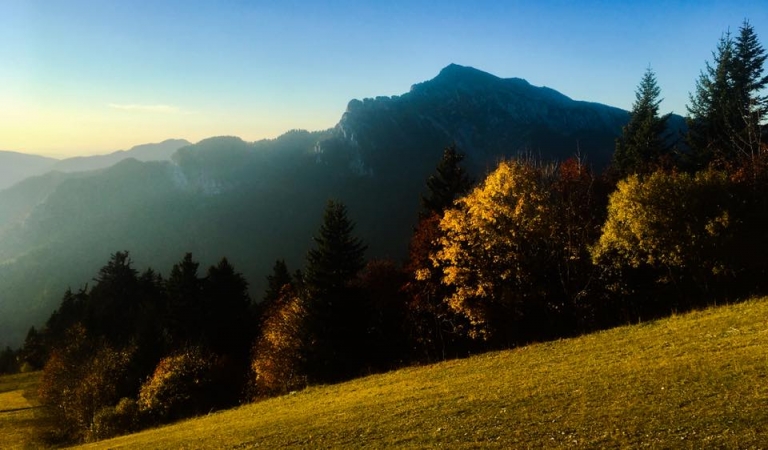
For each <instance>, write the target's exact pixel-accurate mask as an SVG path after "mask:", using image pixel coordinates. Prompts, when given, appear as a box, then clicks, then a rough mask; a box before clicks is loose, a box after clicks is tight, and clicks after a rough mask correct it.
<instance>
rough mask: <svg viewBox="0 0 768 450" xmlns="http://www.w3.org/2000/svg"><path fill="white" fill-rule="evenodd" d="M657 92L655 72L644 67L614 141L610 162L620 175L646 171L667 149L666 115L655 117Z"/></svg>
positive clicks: (656, 114) (657, 106) (657, 104)
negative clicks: (619, 132) (624, 122)
mask: <svg viewBox="0 0 768 450" xmlns="http://www.w3.org/2000/svg"><path fill="white" fill-rule="evenodd" d="M660 95H661V89H660V88H659V85H658V84H657V82H656V74H655V73H654V72H653V70H652V69H651V68H648V69H646V71H645V74H644V75H643V78H642V80H641V81H640V85H639V86H638V88H637V91H636V92H635V103H634V104H633V105H632V111H631V112H630V118H629V123H627V125H625V126H624V128H623V130H622V135H621V137H620V138H619V139H617V140H616V152H615V153H614V155H613V164H614V166H615V167H616V169H617V170H618V171H619V173H620V174H621V175H622V176H626V175H629V174H632V173H638V172H646V171H649V170H650V169H652V167H653V165H654V164H656V163H657V162H658V160H659V158H660V157H661V156H662V155H663V154H664V153H665V152H666V151H667V148H666V146H665V145H664V136H663V133H664V130H665V129H666V126H667V119H668V118H669V115H665V116H663V117H659V104H660V103H661V99H660V98H659V96H660Z"/></svg>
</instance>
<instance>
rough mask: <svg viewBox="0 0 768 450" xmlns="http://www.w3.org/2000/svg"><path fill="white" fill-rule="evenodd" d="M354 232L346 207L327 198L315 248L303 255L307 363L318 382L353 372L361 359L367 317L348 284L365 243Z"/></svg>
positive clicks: (361, 261)
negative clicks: (307, 338) (304, 266)
mask: <svg viewBox="0 0 768 450" xmlns="http://www.w3.org/2000/svg"><path fill="white" fill-rule="evenodd" d="M353 231H354V224H353V223H352V222H351V221H350V220H349V218H348V217H347V209H346V207H345V206H344V205H343V204H341V203H338V202H334V201H330V202H328V205H327V207H326V209H325V214H324V218H323V224H322V226H321V227H320V232H319V234H318V236H317V237H315V243H316V247H315V248H314V249H312V250H310V252H309V254H308V255H307V269H306V275H305V283H306V291H305V294H304V295H305V310H306V312H307V327H308V333H307V336H309V340H310V341H311V342H312V345H311V346H310V347H308V348H306V351H307V363H308V366H307V367H308V371H309V375H310V377H311V378H313V379H315V380H318V381H335V380H340V379H344V378H346V377H349V376H352V375H354V374H355V371H356V370H358V369H359V365H360V363H361V358H362V352H363V348H362V344H363V342H364V337H365V336H364V334H365V329H366V320H367V318H366V317H365V316H366V314H365V305H364V302H363V300H362V298H361V295H360V293H359V292H358V290H357V289H355V288H354V287H353V286H352V284H351V282H352V281H353V280H354V279H355V277H356V276H357V274H358V272H360V270H361V269H362V268H363V267H364V265H365V260H364V253H365V250H366V246H365V245H364V244H363V243H362V241H360V239H358V238H357V237H355V236H354V235H353Z"/></svg>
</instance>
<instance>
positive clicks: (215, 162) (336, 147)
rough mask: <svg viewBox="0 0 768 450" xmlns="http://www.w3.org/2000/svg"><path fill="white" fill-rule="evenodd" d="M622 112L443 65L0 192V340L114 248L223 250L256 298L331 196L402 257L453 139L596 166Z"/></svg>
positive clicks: (167, 257) (298, 256)
mask: <svg viewBox="0 0 768 450" xmlns="http://www.w3.org/2000/svg"><path fill="white" fill-rule="evenodd" d="M627 119H628V113H627V112H626V111H623V110H620V109H617V108H612V107H609V106H605V105H600V104H596V103H588V102H577V101H573V100H571V99H569V98H568V97H566V96H564V95H562V94H559V93H558V92H556V91H554V90H552V89H548V88H540V87H534V86H531V85H530V84H528V83H527V82H526V81H524V80H520V79H501V78H498V77H495V76H493V75H490V74H487V73H484V72H481V71H479V70H476V69H472V68H467V67H461V66H456V65H451V66H448V67H446V68H445V69H443V70H442V71H441V72H440V74H439V75H438V76H437V77H436V78H434V79H432V80H430V81H427V82H424V83H420V84H416V85H414V86H413V87H412V89H411V90H410V92H408V93H406V94H404V95H402V96H396V97H379V98H376V99H365V100H362V101H360V100H353V101H351V102H350V103H349V105H348V107H347V111H346V112H345V113H344V115H343V116H342V118H341V120H340V122H339V123H338V125H337V126H336V127H334V128H332V129H330V130H326V131H320V132H313V133H310V132H306V131H291V132H288V133H286V134H284V135H283V136H281V137H279V138H277V139H273V140H262V141H258V142H254V143H247V142H244V141H242V140H241V139H239V138H236V137H216V138H210V139H206V140H203V141H201V142H199V143H197V144H194V145H189V146H184V147H182V148H180V149H179V150H177V151H176V152H175V153H174V154H173V156H172V160H171V161H154V162H140V161H137V160H135V159H128V160H124V161H122V162H120V163H118V164H116V165H113V166H111V167H109V168H106V169H101V170H98V171H90V172H80V173H77V174H59V175H53V174H49V175H47V176H43V177H38V178H34V179H30V180H27V181H26V182H25V183H21V184H19V185H17V186H14V188H13V189H10V190H6V191H2V192H0V296H2V297H0V330H2V332H0V333H2V335H0V344H3V342H11V343H14V344H17V343H18V342H19V341H20V339H22V338H23V335H24V333H25V332H26V330H27V328H28V327H29V326H30V325H33V324H35V325H39V324H40V321H42V320H44V319H45V318H46V317H47V316H48V315H49V314H50V312H51V310H52V309H53V308H55V307H56V306H57V305H58V303H59V301H60V299H61V296H62V294H63V292H64V290H65V289H66V288H67V287H68V286H69V287H72V288H73V289H77V288H79V287H81V286H83V285H84V284H85V283H87V282H88V281H89V280H90V278H91V277H92V276H93V274H94V273H96V272H97V270H98V268H99V267H101V265H103V264H104V263H105V262H106V261H107V259H108V258H109V255H110V253H113V252H115V251H118V250H126V249H127V250H130V251H131V255H132V257H133V259H134V261H135V262H136V266H137V267H139V268H144V267H146V266H152V267H153V268H154V269H156V270H159V271H161V272H163V271H167V270H169V268H170V267H171V265H172V264H173V263H175V262H177V261H178V260H179V259H180V258H181V257H182V256H183V255H184V253H185V252H188V251H190V252H193V254H194V256H195V257H196V258H197V259H199V260H200V261H201V262H202V264H203V266H205V265H206V264H213V263H215V262H217V260H218V259H219V258H220V257H221V256H227V257H228V258H229V260H230V261H231V262H232V263H233V264H234V265H235V267H236V268H237V269H238V270H239V271H242V272H243V273H244V275H246V277H247V278H248V280H249V281H250V282H251V294H252V295H253V296H254V298H255V299H259V298H261V294H262V292H263V290H262V289H263V284H264V283H263V280H264V277H265V276H266V275H267V274H268V273H269V271H270V269H271V267H272V264H273V263H274V261H275V259H278V258H285V259H286V260H287V262H288V265H289V267H290V268H291V269H292V270H293V269H297V268H300V267H302V266H303V264H304V256H305V255H306V252H307V250H308V249H309V248H310V247H311V246H312V244H313V241H312V236H313V235H314V233H315V232H316V231H317V229H318V227H319V225H320V223H321V221H322V217H321V216H322V211H323V208H324V207H325V202H326V201H327V200H328V199H329V198H334V199H337V200H341V201H343V202H344V203H346V204H347V206H348V209H349V212H350V216H351V218H352V219H353V220H354V221H356V222H357V231H358V235H359V236H360V237H361V238H362V239H363V240H364V241H365V242H366V243H367V244H368V245H369V251H368V253H367V256H368V257H392V258H395V259H400V258H402V257H403V256H405V253H406V251H407V243H408V238H409V236H410V233H411V231H412V227H413V225H414V224H415V221H416V217H417V213H418V205H419V196H420V194H422V193H423V192H424V189H425V179H426V177H427V176H428V175H429V174H431V173H432V171H433V170H434V167H435V165H436V164H437V162H438V160H439V159H440V156H441V155H442V151H443V148H444V147H445V146H446V145H449V144H451V143H452V142H456V143H457V145H458V146H459V147H460V148H461V150H463V151H464V152H466V153H467V155H468V158H467V163H468V165H469V167H470V169H471V170H472V171H473V172H474V174H475V175H476V176H479V175H481V173H482V172H483V171H485V170H487V169H489V168H491V167H492V166H493V164H494V163H495V162H496V161H497V160H498V159H499V158H501V157H505V156H512V155H515V154H518V153H520V152H526V153H529V154H533V155H537V156H540V157H541V158H565V157H569V156H572V155H573V154H575V153H576V152H577V150H578V151H580V152H581V154H582V156H586V157H587V159H588V161H592V162H593V163H594V164H595V165H596V166H602V165H604V164H606V163H607V161H608V160H609V159H610V156H611V154H612V152H613V146H614V140H615V138H616V137H617V136H618V135H619V133H620V131H621V126H622V125H623V124H624V123H626V121H627Z"/></svg>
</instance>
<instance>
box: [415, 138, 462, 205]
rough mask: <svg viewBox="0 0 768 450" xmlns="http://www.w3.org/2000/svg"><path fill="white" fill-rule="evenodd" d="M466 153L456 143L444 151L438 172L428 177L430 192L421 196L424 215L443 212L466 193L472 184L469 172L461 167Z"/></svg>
mask: <svg viewBox="0 0 768 450" xmlns="http://www.w3.org/2000/svg"><path fill="white" fill-rule="evenodd" d="M463 160H464V154H463V153H461V152H459V150H458V149H457V148H456V145H455V144H453V145H450V146H448V147H446V149H445V150H444V151H443V157H442V159H441V160H440V162H439V163H438V165H437V170H436V173H435V174H434V175H432V176H430V177H429V178H428V179H427V188H428V189H429V192H428V194H427V195H426V196H423V197H422V198H421V205H422V208H423V209H424V212H423V213H422V217H428V216H430V215H431V214H433V213H437V214H442V213H443V211H445V210H446V209H447V208H450V207H451V206H452V205H453V201H454V200H456V199H457V198H458V197H460V196H462V195H464V194H466V193H467V192H468V191H469V188H470V187H471V186H472V181H471V180H470V178H469V176H468V175H467V172H466V171H465V170H464V168H463V167H461V162H462V161H463Z"/></svg>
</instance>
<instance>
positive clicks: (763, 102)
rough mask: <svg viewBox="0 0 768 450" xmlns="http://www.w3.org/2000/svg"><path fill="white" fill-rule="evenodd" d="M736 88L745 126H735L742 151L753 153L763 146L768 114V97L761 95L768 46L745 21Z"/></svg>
mask: <svg viewBox="0 0 768 450" xmlns="http://www.w3.org/2000/svg"><path fill="white" fill-rule="evenodd" d="M734 56H735V59H734V67H733V75H732V76H733V89H734V91H735V92H734V95H735V96H736V107H737V108H738V110H737V113H736V114H737V118H738V119H740V122H738V123H739V125H740V126H741V127H743V128H741V129H738V128H737V129H735V130H734V131H735V132H736V133H737V134H736V137H737V139H738V141H737V145H738V146H739V148H740V150H741V151H742V153H744V154H745V155H748V156H753V155H754V154H755V153H757V152H758V151H759V149H760V147H759V146H760V142H761V139H762V127H761V124H762V123H763V121H764V120H765V118H766V114H768V96H765V95H760V93H761V92H762V91H763V89H764V88H765V87H766V86H768V75H765V76H763V64H764V63H765V59H766V54H765V49H763V47H762V46H761V45H760V42H759V41H758V40H757V34H756V33H755V29H754V28H753V27H752V25H750V23H749V22H748V21H746V20H745V21H744V22H743V23H742V25H741V28H740V29H739V35H738V37H737V38H736V43H735V55H734Z"/></svg>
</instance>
